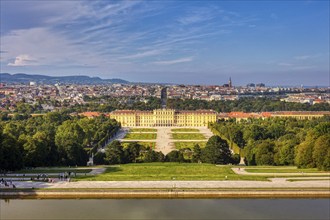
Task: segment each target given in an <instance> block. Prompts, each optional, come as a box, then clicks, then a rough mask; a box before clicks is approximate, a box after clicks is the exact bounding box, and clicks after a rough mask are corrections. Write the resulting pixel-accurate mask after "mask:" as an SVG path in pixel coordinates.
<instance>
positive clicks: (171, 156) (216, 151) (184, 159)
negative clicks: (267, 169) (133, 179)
mask: <svg viewBox="0 0 330 220" xmlns="http://www.w3.org/2000/svg"><path fill="white" fill-rule="evenodd" d="M150 162H180V163H190V162H193V163H201V162H203V163H212V164H229V163H231V164H238V163H239V162H240V157H239V155H238V154H232V152H231V151H230V149H229V145H228V142H227V141H226V140H223V139H221V138H220V137H219V136H213V137H211V138H210V139H209V140H208V142H207V143H206V146H205V148H200V146H199V145H198V144H196V145H195V147H194V150H193V151H191V150H190V149H182V150H179V151H177V150H173V151H171V152H170V153H168V154H167V155H166V156H165V155H164V154H163V153H162V152H156V151H154V150H152V149H151V148H148V147H145V146H143V145H140V144H138V143H136V142H132V143H130V144H128V145H127V147H123V146H122V145H121V143H120V142H119V141H113V142H111V143H110V144H109V145H108V146H107V147H106V148H105V151H104V152H101V151H99V152H97V153H96V154H95V157H94V163H95V164H98V165H101V164H125V163H150Z"/></svg>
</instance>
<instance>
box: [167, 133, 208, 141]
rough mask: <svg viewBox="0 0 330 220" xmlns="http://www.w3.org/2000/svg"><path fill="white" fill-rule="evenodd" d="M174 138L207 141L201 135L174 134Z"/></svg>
mask: <svg viewBox="0 0 330 220" xmlns="http://www.w3.org/2000/svg"><path fill="white" fill-rule="evenodd" d="M172 137H173V139H175V140H205V139H206V138H205V137H204V135H202V134H200V133H189V134H183V133H174V134H172Z"/></svg>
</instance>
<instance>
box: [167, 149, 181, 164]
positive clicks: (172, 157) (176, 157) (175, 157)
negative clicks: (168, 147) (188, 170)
mask: <svg viewBox="0 0 330 220" xmlns="http://www.w3.org/2000/svg"><path fill="white" fill-rule="evenodd" d="M165 161H167V162H180V163H181V162H184V157H183V153H182V152H181V151H177V150H172V151H171V152H169V153H168V154H167V155H166V156H165Z"/></svg>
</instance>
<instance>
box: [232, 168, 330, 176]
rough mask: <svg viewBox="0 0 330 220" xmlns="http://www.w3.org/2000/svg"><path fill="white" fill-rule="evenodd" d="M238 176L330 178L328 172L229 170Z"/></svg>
mask: <svg viewBox="0 0 330 220" xmlns="http://www.w3.org/2000/svg"><path fill="white" fill-rule="evenodd" d="M231 169H232V170H233V171H234V172H235V173H236V174H239V175H253V176H301V177H303V176H330V173H329V172H324V173H251V172H247V171H246V170H245V168H231Z"/></svg>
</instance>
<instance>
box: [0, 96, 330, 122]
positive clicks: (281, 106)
mask: <svg viewBox="0 0 330 220" xmlns="http://www.w3.org/2000/svg"><path fill="white" fill-rule="evenodd" d="M84 100H85V101H86V103H85V104H76V105H74V106H72V105H71V104H70V103H69V102H67V101H64V102H63V103H60V102H58V101H52V102H51V103H50V104H52V105H53V106H54V107H56V108H61V109H62V111H65V112H66V113H72V112H85V111H98V112H111V111H114V110H116V109H132V110H142V111H145V110H153V109H159V108H161V99H159V98H155V97H148V98H146V99H145V101H141V97H109V96H103V97H98V98H95V97H93V98H90V97H88V96H85V97H84ZM41 104H42V102H41V101H39V103H36V104H34V105H31V104H28V103H24V102H19V103H17V105H16V106H15V107H16V108H15V111H14V112H13V113H17V115H18V114H20V115H22V114H23V117H27V116H28V115H29V114H32V113H42V112H46V111H44V110H43V109H42V106H41ZM167 108H170V109H178V110H197V109H212V110H215V111H217V112H232V111H243V112H266V111H328V110H329V109H330V104H329V103H319V104H315V105H311V104H308V103H293V102H282V101H280V100H279V99H278V98H241V99H239V100H234V101H231V100H228V101H223V100H219V101H215V100H214V101H205V100H194V99H185V100H182V99H168V100H167ZM5 116H6V114H5V113H1V114H0V118H1V117H5ZM21 117H22V116H21Z"/></svg>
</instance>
